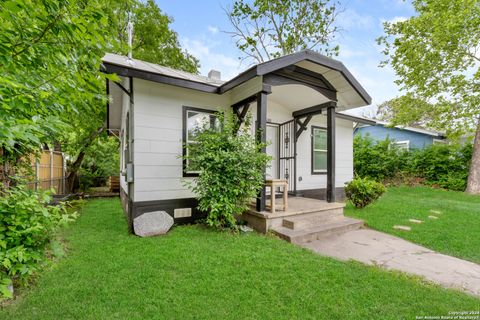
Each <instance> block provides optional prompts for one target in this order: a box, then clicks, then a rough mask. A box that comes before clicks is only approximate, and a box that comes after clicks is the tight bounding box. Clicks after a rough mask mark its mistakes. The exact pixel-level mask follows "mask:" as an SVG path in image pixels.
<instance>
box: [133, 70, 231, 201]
mask: <svg viewBox="0 0 480 320" xmlns="http://www.w3.org/2000/svg"><path fill="white" fill-rule="evenodd" d="M183 106H189V107H194V108H202V109H209V110H214V111H217V110H221V109H223V108H226V107H228V106H230V97H229V95H225V96H219V95H216V94H208V93H202V92H198V91H194V90H189V89H182V88H177V87H173V86H168V85H162V84H158V83H154V82H149V81H144V80H137V79H135V120H134V121H135V157H134V163H135V201H151V200H166V199H180V198H190V197H193V196H194V195H193V194H192V193H191V192H190V191H189V190H188V189H187V188H186V187H185V185H184V184H183V182H182V181H183V179H184V178H183V177H182V170H183V165H182V159H181V155H182V150H183V141H182V139H183V135H182V133H183V131H182V130H183Z"/></svg>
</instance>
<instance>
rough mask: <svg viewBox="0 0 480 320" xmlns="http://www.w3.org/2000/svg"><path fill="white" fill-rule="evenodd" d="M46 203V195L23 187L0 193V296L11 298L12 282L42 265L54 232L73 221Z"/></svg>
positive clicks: (67, 215)
mask: <svg viewBox="0 0 480 320" xmlns="http://www.w3.org/2000/svg"><path fill="white" fill-rule="evenodd" d="M50 201H51V197H50V192H42V193H37V192H35V191H33V190H29V189H26V188H25V187H23V186H17V187H15V188H10V189H8V190H0V213H1V214H0V297H1V296H6V297H9V296H10V295H11V294H10V291H9V290H8V289H7V286H8V285H10V284H11V282H12V280H13V281H14V282H18V283H22V282H24V281H26V280H27V279H28V277H29V276H31V275H32V274H33V273H35V271H37V270H38V269H39V268H40V267H41V266H42V264H43V262H44V261H45V253H46V249H47V247H48V245H49V243H50V241H51V239H52V237H53V235H54V232H55V230H56V229H57V228H58V227H59V226H60V225H62V224H64V223H66V222H68V221H70V220H71V219H72V218H74V216H75V214H73V213H68V212H67V211H66V210H65V208H64V207H63V206H51V205H48V203H49V202H50Z"/></svg>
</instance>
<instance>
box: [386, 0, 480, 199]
mask: <svg viewBox="0 0 480 320" xmlns="http://www.w3.org/2000/svg"><path fill="white" fill-rule="evenodd" d="M412 4H413V7H414V9H415V11H416V14H415V15H413V16H412V17H410V18H409V19H407V20H405V21H400V22H396V23H390V22H386V23H384V29H385V33H386V36H384V37H381V38H380V39H378V42H379V44H381V45H383V46H384V53H385V55H387V57H388V60H387V61H385V62H384V64H385V65H386V64H390V65H391V66H392V68H393V69H394V70H395V72H396V74H397V78H398V80H397V81H396V82H397V84H398V85H399V86H400V88H401V90H402V91H404V95H403V96H401V97H397V98H395V99H392V100H391V101H387V102H386V103H385V107H386V108H387V109H388V110H389V112H388V113H389V114H390V116H391V117H392V119H391V122H392V123H393V124H404V125H405V124H409V123H412V122H417V123H418V122H420V123H422V124H423V125H427V126H428V127H431V128H433V129H437V130H442V131H446V132H447V134H448V135H449V136H450V137H452V136H459V135H461V134H465V133H469V132H472V131H476V136H477V139H476V143H475V144H474V149H475V151H474V152H473V153H472V160H471V166H470V170H469V176H468V181H467V188H466V192H468V193H471V194H480V108H479V107H478V106H479V105H480V90H478V88H479V82H480V55H479V51H478V49H479V43H480V6H479V5H478V0H426V1H425V0H413V1H412ZM455 180H456V181H457V182H458V181H459V180H458V179H455ZM449 184H452V185H453V184H456V183H453V182H452V183H450V182H449Z"/></svg>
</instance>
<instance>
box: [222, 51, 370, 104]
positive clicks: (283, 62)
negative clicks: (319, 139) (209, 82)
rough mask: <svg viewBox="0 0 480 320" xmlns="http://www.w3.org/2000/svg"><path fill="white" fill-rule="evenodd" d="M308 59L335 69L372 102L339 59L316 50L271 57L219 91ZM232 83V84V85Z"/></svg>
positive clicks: (368, 102) (362, 95)
mask: <svg viewBox="0 0 480 320" xmlns="http://www.w3.org/2000/svg"><path fill="white" fill-rule="evenodd" d="M304 60H306V61H309V62H312V63H315V64H318V65H322V66H324V67H327V68H330V69H333V70H336V71H338V72H340V73H341V74H342V75H343V76H344V77H345V79H346V80H347V82H348V83H349V84H350V85H351V86H352V88H354V90H355V91H356V92H357V93H358V94H359V95H360V97H361V98H362V100H363V101H364V102H365V103H366V104H371V103H372V98H371V97H370V95H369V94H368V93H367V92H366V91H365V89H364V88H363V87H362V86H361V85H360V83H359V82H358V81H357V80H356V79H355V77H354V76H353V75H352V74H351V73H350V71H348V69H347V68H346V67H345V65H344V64H343V63H341V62H340V61H337V60H334V59H331V58H328V57H326V56H324V55H322V54H320V53H318V52H315V51H312V50H303V51H300V52H297V53H293V54H289V55H286V56H283V57H280V58H278V59H273V60H270V61H267V62H264V63H261V64H258V65H256V66H253V67H251V68H250V69H248V70H246V71H245V72H243V73H241V74H240V75H238V76H237V77H235V78H233V79H232V80H230V81H228V82H226V83H224V84H223V85H222V86H221V87H220V93H223V92H225V91H227V90H222V88H224V87H225V88H229V89H231V88H232V87H235V86H237V85H239V84H241V83H242V82H245V81H248V80H250V79H251V78H253V77H255V76H263V75H265V74H267V73H271V72H273V71H276V70H279V69H282V68H285V67H287V66H290V65H293V64H296V63H298V62H300V61H304ZM232 84H233V85H232Z"/></svg>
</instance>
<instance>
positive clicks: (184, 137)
mask: <svg viewBox="0 0 480 320" xmlns="http://www.w3.org/2000/svg"><path fill="white" fill-rule="evenodd" d="M187 111H198V112H202V113H209V114H215V112H216V111H214V110H209V109H203V108H196V107H189V106H182V176H183V177H184V178H185V177H198V173H192V172H187V160H186V159H185V156H186V155H187V149H186V143H187Z"/></svg>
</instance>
